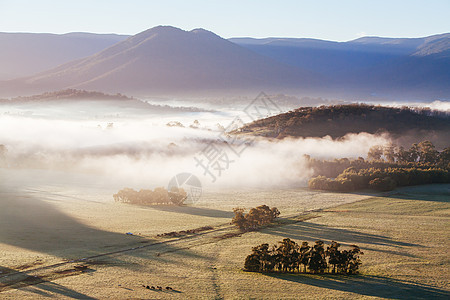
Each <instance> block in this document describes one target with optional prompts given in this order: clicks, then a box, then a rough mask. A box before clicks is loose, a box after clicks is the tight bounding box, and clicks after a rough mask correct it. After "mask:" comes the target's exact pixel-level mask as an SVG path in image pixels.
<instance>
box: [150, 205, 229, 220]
mask: <svg viewBox="0 0 450 300" xmlns="http://www.w3.org/2000/svg"><path fill="white" fill-rule="evenodd" d="M151 208H153V209H156V210H161V211H167V212H174V213H180V214H188V215H194V216H202V217H210V218H227V219H231V218H232V217H233V216H234V213H233V212H232V211H225V210H218V209H211V208H202V207H192V206H173V205H170V206H169V205H154V206H151Z"/></svg>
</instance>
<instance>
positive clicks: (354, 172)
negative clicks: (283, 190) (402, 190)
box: [308, 141, 450, 192]
mask: <svg viewBox="0 0 450 300" xmlns="http://www.w3.org/2000/svg"><path fill="white" fill-rule="evenodd" d="M309 165H310V167H311V168H312V169H313V170H314V175H313V176H316V177H313V178H312V179H311V180H310V181H309V182H308V186H309V187H310V188H311V189H319V190H330V191H341V192H350V191H355V190H361V189H374V190H380V191H389V190H392V189H394V188H396V187H397V186H409V185H419V184H431V183H450V147H447V148H445V149H444V150H442V151H441V152H439V151H437V150H436V149H435V147H434V145H433V144H432V143H431V142H429V141H423V142H420V143H419V144H413V145H412V146H411V148H410V149H404V148H403V147H397V146H395V145H387V146H385V147H382V146H375V147H372V148H371V149H370V150H369V153H368V155H367V160H364V158H362V157H359V158H358V159H354V160H350V159H347V158H342V159H335V160H333V161H323V160H315V159H309Z"/></svg>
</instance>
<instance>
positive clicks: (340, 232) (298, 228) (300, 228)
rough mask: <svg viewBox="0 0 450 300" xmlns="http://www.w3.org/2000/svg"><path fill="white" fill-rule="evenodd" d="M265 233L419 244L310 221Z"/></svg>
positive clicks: (380, 243) (365, 241)
mask: <svg viewBox="0 0 450 300" xmlns="http://www.w3.org/2000/svg"><path fill="white" fill-rule="evenodd" d="M263 232H264V233H269V234H273V235H278V236H283V237H289V238H291V239H297V240H323V241H325V242H327V241H328V242H330V241H333V240H338V241H339V242H342V243H351V244H354V243H364V244H372V245H383V246H394V247H401V246H416V247H417V246H419V247H421V245H417V244H411V243H405V242H398V241H394V240H392V239H391V238H389V237H386V236H383V235H377V234H369V233H363V232H358V231H353V230H348V229H340V228H332V227H329V226H325V225H320V224H314V223H309V222H298V223H295V224H292V225H288V226H283V227H269V228H267V229H264V230H263Z"/></svg>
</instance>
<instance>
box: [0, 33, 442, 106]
mask: <svg viewBox="0 0 450 300" xmlns="http://www.w3.org/2000/svg"><path fill="white" fill-rule="evenodd" d="M4 41H9V42H6V43H5V42H4ZM0 42H1V43H2V45H8V46H7V47H6V48H7V49H6V50H5V49H0V63H1V64H3V65H2V69H1V71H0V80H1V79H2V78H3V79H12V78H13V77H16V75H14V74H17V75H20V76H22V78H18V79H13V80H6V81H5V80H4V81H3V82H0V96H16V95H27V94H28V95H29V94H31V93H38V92H39V93H40V92H44V91H53V90H60V89H66V88H80V89H88V90H98V91H102V92H112V93H128V94H132V95H162V94H169V95H170V94H182V95H188V94H196V95H203V94H210V93H215V94H223V93H235V94H236V93H243V92H247V93H249V92H250V93H256V92H258V91H261V90H264V91H267V92H283V93H292V94H303V95H313V96H324V97H334V98H337V97H343V98H356V99H367V98H370V97H375V98H388V99H389V98H390V99H400V98H401V99H411V100H424V99H425V100H434V99H441V100H448V99H450V85H449V84H448V82H450V34H449V33H447V34H441V35H435V36H430V37H425V38H412V39H392V38H379V37H364V38H360V39H357V40H354V41H350V42H331V41H323V40H314V39H290V38H267V39H252V38H233V39H229V40H226V39H223V38H221V37H219V36H217V35H215V34H214V33H212V32H209V31H206V30H204V29H195V30H192V31H183V30H181V29H178V28H175V27H170V26H158V27H155V28H152V29H149V30H146V31H144V32H141V33H139V34H137V35H134V36H130V37H127V36H120V35H97V34H84V33H83V34H81V33H77V34H75V33H72V34H66V35H48V34H0ZM0 48H1V47H0ZM8 49H9V50H8ZM14 53H15V54H14ZM58 64H60V65H59V66H57V65H58ZM45 69H48V70H45ZM35 72H38V73H37V74H35ZM2 74H3V75H2ZM5 74H8V75H5ZM8 76H9V77H8Z"/></svg>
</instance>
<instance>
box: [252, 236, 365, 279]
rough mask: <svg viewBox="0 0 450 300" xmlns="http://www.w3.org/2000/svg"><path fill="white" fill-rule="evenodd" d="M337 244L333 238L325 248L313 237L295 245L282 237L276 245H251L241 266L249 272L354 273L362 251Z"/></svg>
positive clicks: (359, 263) (321, 242)
mask: <svg viewBox="0 0 450 300" xmlns="http://www.w3.org/2000/svg"><path fill="white" fill-rule="evenodd" d="M340 246H341V245H340V244H339V243H337V242H334V241H333V242H331V244H330V245H329V246H327V247H326V248H325V244H324V242H323V241H316V242H315V244H314V245H313V246H310V245H309V244H308V242H302V244H301V245H299V244H297V243H296V242H295V241H293V240H291V239H289V238H285V239H283V240H282V241H280V242H278V246H277V245H273V246H272V247H270V246H269V244H261V245H259V246H256V247H253V248H252V253H251V254H250V255H248V256H247V258H246V259H245V263H244V269H245V270H246V271H252V272H283V273H286V272H289V273H295V272H297V273H307V272H308V271H309V272H310V273H324V272H325V271H328V272H329V273H333V274H335V273H338V274H356V273H357V272H358V269H359V266H360V265H361V259H360V255H362V254H364V253H363V252H361V249H360V248H359V247H358V246H356V245H351V246H350V249H348V250H340V249H339V248H340ZM302 266H303V268H302Z"/></svg>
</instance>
